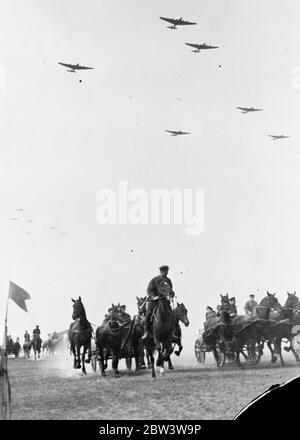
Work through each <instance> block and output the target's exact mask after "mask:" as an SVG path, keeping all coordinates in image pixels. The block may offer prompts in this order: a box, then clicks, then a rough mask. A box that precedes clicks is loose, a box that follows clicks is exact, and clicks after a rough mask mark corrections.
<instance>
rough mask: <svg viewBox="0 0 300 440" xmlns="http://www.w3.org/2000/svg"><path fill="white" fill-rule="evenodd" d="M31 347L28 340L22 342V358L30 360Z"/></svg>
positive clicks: (30, 342)
mask: <svg viewBox="0 0 300 440" xmlns="http://www.w3.org/2000/svg"><path fill="white" fill-rule="evenodd" d="M31 347H32V341H31V340H30V339H28V340H26V341H24V344H23V352H24V358H30V350H31Z"/></svg>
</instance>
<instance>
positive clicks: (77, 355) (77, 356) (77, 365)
mask: <svg viewBox="0 0 300 440" xmlns="http://www.w3.org/2000/svg"><path fill="white" fill-rule="evenodd" d="M80 348H81V347H80V345H79V343H77V344H76V347H75V350H76V368H77V369H79V368H81V361H80Z"/></svg>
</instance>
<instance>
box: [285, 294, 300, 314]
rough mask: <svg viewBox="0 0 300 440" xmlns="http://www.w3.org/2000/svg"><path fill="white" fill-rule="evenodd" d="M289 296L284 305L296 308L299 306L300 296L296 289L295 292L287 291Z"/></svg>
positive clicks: (288, 307)
mask: <svg viewBox="0 0 300 440" xmlns="http://www.w3.org/2000/svg"><path fill="white" fill-rule="evenodd" d="M287 296H288V297H287V300H286V302H285V305H284V307H285V308H287V309H292V310H294V309H295V308H296V307H297V305H298V304H299V298H298V296H297V295H296V291H294V293H290V292H287Z"/></svg>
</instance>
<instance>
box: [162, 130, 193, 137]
mask: <svg viewBox="0 0 300 440" xmlns="http://www.w3.org/2000/svg"><path fill="white" fill-rule="evenodd" d="M166 132H167V133H170V134H171V136H182V135H183V134H191V133H188V132H186V131H181V130H179V131H176V130H166Z"/></svg>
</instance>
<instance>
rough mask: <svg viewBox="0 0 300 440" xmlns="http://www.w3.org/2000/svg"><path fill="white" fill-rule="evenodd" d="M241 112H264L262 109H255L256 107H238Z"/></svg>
mask: <svg viewBox="0 0 300 440" xmlns="http://www.w3.org/2000/svg"><path fill="white" fill-rule="evenodd" d="M237 108H238V109H239V110H241V111H242V113H249V112H261V111H263V109H262V108H254V107H237Z"/></svg>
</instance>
